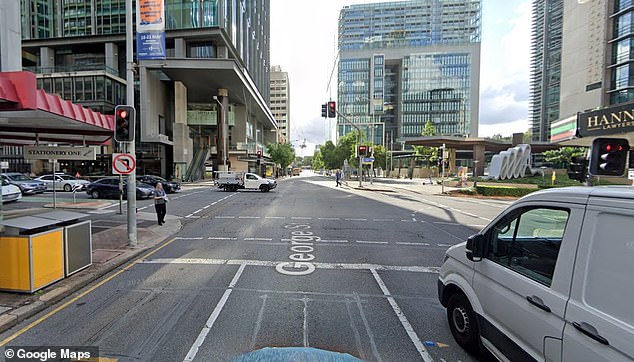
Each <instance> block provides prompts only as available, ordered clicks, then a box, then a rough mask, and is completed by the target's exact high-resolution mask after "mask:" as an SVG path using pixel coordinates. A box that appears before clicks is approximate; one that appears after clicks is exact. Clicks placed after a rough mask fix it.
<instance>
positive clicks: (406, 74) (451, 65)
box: [337, 0, 481, 144]
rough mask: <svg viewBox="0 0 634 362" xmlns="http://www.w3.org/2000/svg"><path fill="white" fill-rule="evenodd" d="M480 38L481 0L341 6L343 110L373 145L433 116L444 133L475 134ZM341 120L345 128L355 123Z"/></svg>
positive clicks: (417, 132)
mask: <svg viewBox="0 0 634 362" xmlns="http://www.w3.org/2000/svg"><path fill="white" fill-rule="evenodd" d="M480 38H481V2H480V1H479V0H466V1H465V0H460V1H456V0H452V1H440V0H417V1H398V2H386V3H376V4H364V5H352V6H348V7H345V8H343V9H342V10H341V12H340V16H339V58H340V61H339V69H338V89H337V90H338V103H339V106H338V108H339V111H340V112H341V113H342V114H344V115H345V117H346V118H347V119H348V121H349V122H348V123H355V124H362V126H364V127H366V129H367V131H366V136H367V138H369V139H372V142H373V143H374V144H387V140H391V139H400V138H404V137H418V136H421V133H422V131H423V128H424V126H425V124H426V123H427V122H428V121H431V122H432V123H433V124H434V126H435V128H436V131H437V133H438V134H446V135H460V136H477V122H478V121H477V116H478V92H479V89H478V88H479V63H480ZM339 123H340V124H339V128H338V133H339V135H342V134H344V133H347V132H348V131H349V130H350V129H351V127H350V126H349V124H347V123H346V122H345V121H340V122H339ZM377 133H379V134H377Z"/></svg>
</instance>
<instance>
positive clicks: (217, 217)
mask: <svg viewBox="0 0 634 362" xmlns="http://www.w3.org/2000/svg"><path fill="white" fill-rule="evenodd" d="M235 218H236V217H235V216H216V219H235Z"/></svg>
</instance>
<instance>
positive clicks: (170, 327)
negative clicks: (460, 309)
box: [0, 176, 507, 361]
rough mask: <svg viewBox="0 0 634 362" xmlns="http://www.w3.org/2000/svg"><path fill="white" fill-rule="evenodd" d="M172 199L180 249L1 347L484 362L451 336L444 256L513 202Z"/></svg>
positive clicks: (177, 357)
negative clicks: (440, 280) (441, 275)
mask: <svg viewBox="0 0 634 362" xmlns="http://www.w3.org/2000/svg"><path fill="white" fill-rule="evenodd" d="M351 186H352V184H351ZM171 199H172V201H170V203H169V206H168V214H170V215H171V216H177V217H180V218H181V221H182V223H183V228H182V229H181V231H180V232H179V233H178V234H177V235H175V237H174V238H172V239H170V240H169V241H167V242H166V243H164V244H163V245H161V246H160V247H159V248H157V249H155V250H154V251H152V252H151V253H149V254H147V255H145V256H143V257H142V258H140V259H138V260H136V261H134V262H132V263H131V264H129V265H127V266H126V267H124V268H121V269H119V270H118V271H116V272H114V273H112V274H111V275H109V276H108V277H107V278H105V279H103V280H102V281H100V282H99V283H97V284H95V285H93V286H91V287H90V288H91V289H89V290H87V292H84V293H80V294H78V295H76V296H73V297H69V298H67V300H65V301H64V302H65V303H66V306H65V307H63V308H58V309H52V310H49V311H45V312H43V313H42V314H41V315H40V316H38V317H36V318H33V319H31V320H27V321H25V322H23V323H21V324H19V325H17V326H15V327H14V328H13V329H11V330H9V331H7V332H5V333H4V334H1V335H0V341H2V340H5V339H6V338H8V337H11V338H12V340H11V341H10V342H9V343H8V344H7V346H38V345H56V346H97V347H98V348H99V351H100V355H101V356H102V357H108V358H112V359H116V360H121V361H189V360H197V361H226V360H230V359H231V358H233V357H235V356H237V355H240V354H242V353H246V352H249V351H252V350H255V349H259V348H262V347H271V346H275V347H284V346H306V347H314V348H320V349H325V350H330V351H336V352H345V353H349V354H351V355H353V356H356V357H358V358H361V359H362V360H366V361H421V360H422V361H475V360H476V359H474V358H473V357H471V356H469V355H468V354H466V353H465V352H464V351H463V350H462V349H461V348H460V347H459V346H458V345H457V344H456V343H455V341H454V340H453V338H452V336H451V333H450V331H449V328H448V326H447V322H446V316H445V310H444V309H443V308H442V306H441V305H440V304H439V302H438V300H437V295H436V293H437V292H436V280H437V270H438V267H439V266H440V264H441V262H442V259H443V255H444V252H445V250H446V249H447V248H448V247H449V246H451V245H454V244H456V243H459V242H462V241H464V240H465V239H466V238H467V237H468V236H469V235H471V234H473V233H474V232H476V231H477V230H479V229H480V228H481V227H482V226H484V225H485V224H486V223H487V222H488V220H491V219H492V218H493V217H494V216H495V215H497V214H498V213H499V212H500V211H501V210H502V209H503V208H504V207H506V205H507V203H505V202H491V201H486V200H475V199H464V198H452V197H447V196H438V195H435V194H433V193H426V192H421V191H407V190H403V189H397V188H392V187H381V188H375V191H363V190H356V189H352V188H340V189H339V188H336V187H335V185H334V180H332V179H330V178H325V177H321V176H312V177H305V176H300V177H293V178H291V179H287V180H282V181H280V182H279V186H278V188H277V189H275V190H274V191H272V192H269V193H261V192H250V191H240V192H231V193H230V192H223V191H220V190H217V189H211V190H210V189H207V188H203V189H192V190H184V191H183V192H181V193H179V194H176V195H175V196H174V197H171ZM146 206H149V204H148V205H145V204H143V202H142V204H141V205H140V207H146ZM110 212H111V211H109V210H105V211H103V213H110ZM103 216H104V215H103V214H93V217H103ZM44 315H46V317H45V318H44V319H43V320H42V321H41V322H39V323H38V324H36V325H32V324H31V323H32V322H33V321H34V320H37V318H39V317H41V316H44Z"/></svg>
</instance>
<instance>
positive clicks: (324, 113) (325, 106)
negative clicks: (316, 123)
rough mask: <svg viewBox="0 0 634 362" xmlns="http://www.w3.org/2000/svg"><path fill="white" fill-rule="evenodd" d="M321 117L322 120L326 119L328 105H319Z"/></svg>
mask: <svg viewBox="0 0 634 362" xmlns="http://www.w3.org/2000/svg"><path fill="white" fill-rule="evenodd" d="M321 116H322V117H323V118H326V117H328V104H326V103H324V104H322V105H321Z"/></svg>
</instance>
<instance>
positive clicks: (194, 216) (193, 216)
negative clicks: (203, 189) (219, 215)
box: [185, 215, 201, 219]
mask: <svg viewBox="0 0 634 362" xmlns="http://www.w3.org/2000/svg"><path fill="white" fill-rule="evenodd" d="M185 217H186V218H189V219H200V218H201V217H200V216H196V215H192V216H189V215H187V216H185Z"/></svg>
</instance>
